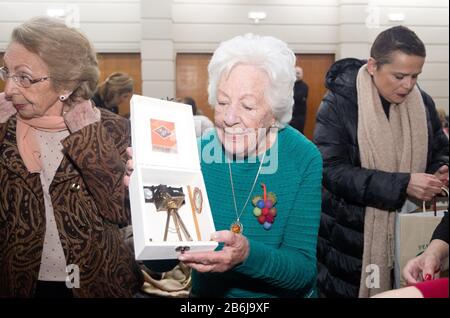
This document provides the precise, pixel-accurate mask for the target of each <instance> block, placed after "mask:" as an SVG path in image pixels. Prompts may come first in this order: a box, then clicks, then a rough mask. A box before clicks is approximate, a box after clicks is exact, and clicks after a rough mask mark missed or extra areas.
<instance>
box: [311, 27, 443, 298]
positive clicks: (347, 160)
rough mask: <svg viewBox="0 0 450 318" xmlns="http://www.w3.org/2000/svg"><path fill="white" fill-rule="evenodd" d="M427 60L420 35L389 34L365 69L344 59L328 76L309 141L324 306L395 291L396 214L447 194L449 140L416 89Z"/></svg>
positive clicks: (380, 40)
mask: <svg viewBox="0 0 450 318" xmlns="http://www.w3.org/2000/svg"><path fill="white" fill-rule="evenodd" d="M425 56H426V52H425V46H424V44H423V43H422V41H421V40H420V39H419V38H418V37H417V35H416V34H415V33H414V32H413V31H411V30H409V29H408V28H406V27H403V26H396V27H392V28H390V29H387V30H385V31H383V32H382V33H380V34H379V35H378V37H377V38H376V39H375V41H374V43H373V45H372V48H371V52H370V58H369V60H368V61H361V60H357V59H353V58H347V59H343V60H340V61H337V62H336V63H335V64H334V65H333V66H332V67H331V68H330V70H329V71H328V74H327V77H326V86H327V88H328V89H329V91H328V92H327V94H326V95H325V97H324V98H323V100H322V104H321V106H320V109H319V112H318V115H317V124H316V128H315V132H314V142H315V143H316V145H318V147H319V149H320V151H321V153H322V156H323V160H324V175H323V186H324V191H323V196H322V217H321V225H320V231H319V241H318V255H317V256H318V261H319V262H318V271H319V274H318V288H319V290H320V292H321V295H322V296H326V297H357V296H358V295H359V296H360V297H368V296H373V295H374V294H377V293H380V292H382V291H385V290H389V289H392V276H391V275H392V270H393V268H394V264H393V260H394V237H395V235H394V229H395V217H396V213H397V212H399V211H401V210H403V211H405V210H407V209H408V208H407V206H408V204H409V203H410V202H409V200H411V201H414V200H416V201H417V200H418V201H421V200H430V199H431V198H432V197H433V196H435V195H436V194H438V193H440V192H441V187H442V186H443V185H448V139H447V138H446V137H445V136H444V134H443V132H442V129H441V125H440V122H439V118H438V115H437V112H436V108H435V105H434V102H433V100H432V99H431V97H430V96H429V95H428V94H426V93H425V92H424V91H423V90H421V89H420V88H419V87H418V85H417V78H418V76H419V74H420V73H421V72H422V67H423V64H424V62H425ZM406 203H408V204H406Z"/></svg>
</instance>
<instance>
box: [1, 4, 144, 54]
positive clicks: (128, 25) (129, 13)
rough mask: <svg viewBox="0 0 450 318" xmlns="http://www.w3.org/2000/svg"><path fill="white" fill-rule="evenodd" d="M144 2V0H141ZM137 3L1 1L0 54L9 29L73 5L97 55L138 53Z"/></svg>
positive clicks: (138, 6) (138, 12) (139, 32)
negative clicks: (49, 11) (103, 53)
mask: <svg viewBox="0 0 450 318" xmlns="http://www.w3.org/2000/svg"><path fill="white" fill-rule="evenodd" d="M143 1H144V0H143ZM140 2H141V1H140V0H77V1H70V0H69V1H64V0H0V52H1V51H4V50H5V48H6V45H7V43H8V41H9V36H10V34H11V31H12V29H13V28H14V27H15V26H16V25H18V24H20V23H21V22H23V21H25V20H27V19H29V18H31V17H33V16H37V15H45V14H46V11H47V9H66V8H67V7H68V6H69V5H72V6H73V5H76V6H77V7H78V10H79V17H80V27H81V30H82V31H83V32H84V33H85V34H86V35H87V36H88V37H89V39H90V40H91V41H92V42H93V44H94V46H95V48H96V49H97V51H99V52H140V50H141V49H140V43H141V20H140V19H141V16H140Z"/></svg>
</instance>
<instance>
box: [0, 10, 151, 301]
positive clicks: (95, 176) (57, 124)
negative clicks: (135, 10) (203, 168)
mask: <svg viewBox="0 0 450 318" xmlns="http://www.w3.org/2000/svg"><path fill="white" fill-rule="evenodd" d="M3 65H4V66H3V67H2V68H1V69H0V78H1V79H2V80H3V81H5V92H4V93H0V184H1V188H2V189H1V192H0V297H47V296H50V297H131V296H132V295H133V294H134V293H135V292H136V291H137V290H138V289H139V287H140V286H141V283H142V281H141V279H142V278H141V276H140V271H139V269H138V267H137V265H136V263H135V261H134V256H133V253H132V251H130V250H129V249H128V248H127V246H126V245H125V243H124V241H123V240H122V238H121V235H120V230H119V227H120V226H122V225H126V224H128V223H129V222H130V214H129V211H128V209H127V208H126V204H125V202H126V201H125V199H126V198H125V189H124V186H123V184H122V182H121V177H122V171H124V163H125V159H126V158H125V156H126V155H125V153H126V147H127V145H128V143H129V126H128V122H127V120H126V119H124V118H122V117H120V116H118V115H115V114H112V113H111V112H107V111H102V110H99V109H97V108H96V107H94V106H93V105H92V103H91V102H90V101H89V100H90V98H91V97H92V95H93V93H94V91H95V88H96V84H97V81H98V77H99V70H98V64H97V59H96V55H95V52H94V50H93V48H92V46H91V44H90V43H89V41H88V39H87V38H86V37H85V36H84V35H82V34H81V33H80V32H78V31H77V30H75V29H72V28H69V27H67V26H66V25H64V24H63V23H61V22H58V21H57V20H53V19H50V18H35V19H32V20H30V21H27V22H25V23H24V24H22V25H20V26H18V27H16V28H15V29H14V30H13V32H12V37H11V42H10V43H9V45H8V48H7V50H6V52H5V54H4V57H3Z"/></svg>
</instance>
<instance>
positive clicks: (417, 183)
mask: <svg viewBox="0 0 450 318" xmlns="http://www.w3.org/2000/svg"><path fill="white" fill-rule="evenodd" d="M443 185H444V184H443V183H442V182H441V180H439V179H438V178H437V177H436V176H435V175H432V174H427V173H413V174H411V179H410V180H409V183H408V188H407V189H406V193H407V194H408V195H409V196H410V197H413V198H416V199H419V200H422V201H430V200H431V199H432V198H433V197H434V196H435V195H436V194H439V193H441V191H442V189H441V187H442V186H443Z"/></svg>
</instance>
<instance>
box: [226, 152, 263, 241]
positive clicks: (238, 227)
mask: <svg viewBox="0 0 450 318" xmlns="http://www.w3.org/2000/svg"><path fill="white" fill-rule="evenodd" d="M265 157H266V152H264V155H263V156H262V159H261V163H260V164H259V168H258V172H257V173H256V177H255V180H254V181H253V185H252V188H251V190H250V193H249V194H248V197H247V200H246V201H245V204H244V207H243V208H242V210H241V212H240V213H238V209H237V204H236V196H235V194H234V185H233V174H232V172H231V164H230V160H228V171H229V173H230V184H231V192H232V194H233V203H234V210H235V212H236V220H235V221H234V222H233V223H231V226H230V231H232V232H233V233H236V234H242V233H243V232H244V225H242V223H241V221H240V218H241V215H242V213H243V212H244V210H245V207H246V206H247V203H248V200H249V199H250V196H251V195H252V192H253V189H254V188H255V185H256V181H257V180H258V177H259V173H260V172H261V167H262V164H263V162H264V158H265Z"/></svg>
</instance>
